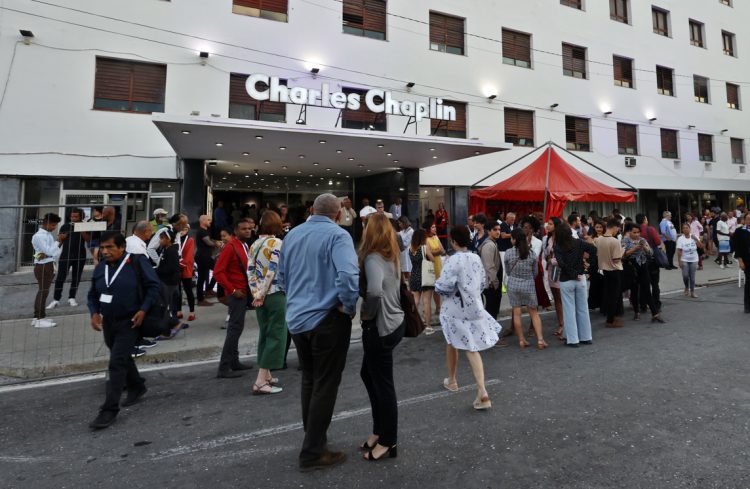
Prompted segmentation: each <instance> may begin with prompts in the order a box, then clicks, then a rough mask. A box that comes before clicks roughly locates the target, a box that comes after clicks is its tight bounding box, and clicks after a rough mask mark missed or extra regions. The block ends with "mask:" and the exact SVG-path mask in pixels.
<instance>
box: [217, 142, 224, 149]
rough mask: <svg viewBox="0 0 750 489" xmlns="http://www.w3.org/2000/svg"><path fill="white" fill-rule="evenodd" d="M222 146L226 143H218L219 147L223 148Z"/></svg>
mask: <svg viewBox="0 0 750 489" xmlns="http://www.w3.org/2000/svg"><path fill="white" fill-rule="evenodd" d="M222 146H224V143H216V147H217V148H221V147H222Z"/></svg>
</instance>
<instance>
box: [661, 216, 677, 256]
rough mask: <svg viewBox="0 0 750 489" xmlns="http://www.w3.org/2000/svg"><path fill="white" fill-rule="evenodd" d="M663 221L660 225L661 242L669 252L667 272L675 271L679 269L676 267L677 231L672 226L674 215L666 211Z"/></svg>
mask: <svg viewBox="0 0 750 489" xmlns="http://www.w3.org/2000/svg"><path fill="white" fill-rule="evenodd" d="M662 216H663V219H662V220H661V223H659V231H660V232H661V240H662V241H663V242H664V247H665V248H666V251H667V268H666V269H665V270H675V269H676V268H677V267H676V266H674V261H673V260H674V253H675V249H676V248H677V230H676V229H675V228H674V224H672V213H671V212H669V211H664V213H663V214H662Z"/></svg>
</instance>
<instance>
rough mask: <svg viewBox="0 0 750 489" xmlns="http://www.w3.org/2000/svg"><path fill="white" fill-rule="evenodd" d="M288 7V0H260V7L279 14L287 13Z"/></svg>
mask: <svg viewBox="0 0 750 489" xmlns="http://www.w3.org/2000/svg"><path fill="white" fill-rule="evenodd" d="M288 8H289V2H288V0H260V9H261V10H268V11H269V12H277V13H280V14H285V13H287V10H288Z"/></svg>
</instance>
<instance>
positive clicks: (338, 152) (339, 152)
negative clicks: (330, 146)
mask: <svg viewBox="0 0 750 489" xmlns="http://www.w3.org/2000/svg"><path fill="white" fill-rule="evenodd" d="M343 152H344V151H343V150H340V149H337V150H336V154H339V155H340V154H341V153H343Z"/></svg>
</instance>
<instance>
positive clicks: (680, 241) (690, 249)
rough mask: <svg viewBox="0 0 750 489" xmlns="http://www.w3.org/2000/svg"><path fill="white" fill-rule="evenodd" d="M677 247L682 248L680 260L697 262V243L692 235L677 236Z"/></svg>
mask: <svg viewBox="0 0 750 489" xmlns="http://www.w3.org/2000/svg"><path fill="white" fill-rule="evenodd" d="M677 249H678V250H682V261H684V262H685V263H698V245H697V244H696V243H695V240H694V239H693V237H692V236H690V237H689V238H686V237H685V235H684V234H681V235H680V237H679V238H677Z"/></svg>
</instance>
